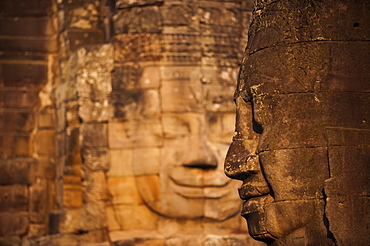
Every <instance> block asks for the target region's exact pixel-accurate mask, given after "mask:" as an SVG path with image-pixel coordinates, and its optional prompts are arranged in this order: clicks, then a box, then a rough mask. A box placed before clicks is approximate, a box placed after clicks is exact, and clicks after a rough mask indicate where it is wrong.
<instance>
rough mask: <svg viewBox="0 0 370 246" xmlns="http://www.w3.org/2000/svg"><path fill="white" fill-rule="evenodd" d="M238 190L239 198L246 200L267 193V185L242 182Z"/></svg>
mask: <svg viewBox="0 0 370 246" xmlns="http://www.w3.org/2000/svg"><path fill="white" fill-rule="evenodd" d="M238 191H239V197H240V199H242V200H248V199H250V198H253V197H260V196H263V195H267V194H269V187H268V186H265V185H255V184H249V183H245V184H242V186H241V187H240V188H239V189H238Z"/></svg>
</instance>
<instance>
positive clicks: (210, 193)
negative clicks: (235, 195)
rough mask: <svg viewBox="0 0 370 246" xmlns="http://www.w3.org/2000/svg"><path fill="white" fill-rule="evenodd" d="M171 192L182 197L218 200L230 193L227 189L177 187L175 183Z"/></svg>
mask: <svg viewBox="0 0 370 246" xmlns="http://www.w3.org/2000/svg"><path fill="white" fill-rule="evenodd" d="M173 190H174V191H175V193H176V194H178V195H180V196H182V197H185V198H198V199H202V198H203V199H219V198H222V197H225V196H227V195H228V194H229V193H230V192H229V190H228V189H223V187H189V186H179V185H176V184H175V183H173Z"/></svg>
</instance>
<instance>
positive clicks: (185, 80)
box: [134, 66, 239, 221]
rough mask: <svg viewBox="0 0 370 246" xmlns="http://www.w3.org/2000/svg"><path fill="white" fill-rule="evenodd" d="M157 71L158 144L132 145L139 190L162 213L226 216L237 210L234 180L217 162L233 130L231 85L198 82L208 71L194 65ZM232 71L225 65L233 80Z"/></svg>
mask: <svg viewBox="0 0 370 246" xmlns="http://www.w3.org/2000/svg"><path fill="white" fill-rule="evenodd" d="M160 73H161V74H162V76H161V77H162V78H164V79H163V81H162V82H161V88H160V90H159V95H160V96H159V100H158V101H159V103H160V107H159V108H160V109H161V112H160V113H159V114H158V116H159V125H160V126H161V129H160V131H158V135H160V136H158V138H159V139H160V144H158V146H156V147H154V148H149V149H148V148H141V149H137V150H136V153H137V154H136V155H135V156H136V157H134V174H135V175H136V181H137V182H136V183H137V187H138V191H139V194H140V196H141V198H142V199H143V201H144V203H145V204H146V205H147V206H149V208H151V209H152V210H154V211H155V212H157V213H159V214H161V215H163V216H166V217H171V218H186V219H194V218H208V219H214V220H218V221H222V220H225V219H227V218H230V217H232V216H233V215H235V214H236V213H238V211H239V208H238V206H235V204H237V203H238V200H239V198H238V196H237V192H233V189H234V191H235V189H236V187H237V185H238V184H237V182H235V181H231V180H230V179H228V178H227V177H226V176H225V174H224V172H223V166H222V163H223V160H224V158H225V156H226V151H227V148H228V145H229V143H230V142H231V138H232V134H233V132H234V129H233V125H234V118H235V113H234V112H233V103H232V95H233V91H234V87H233V86H221V85H220V84H218V82H217V81H216V80H213V81H210V82H209V83H207V82H206V83H202V82H201V79H203V82H204V81H205V80H206V77H208V78H209V76H210V75H209V74H208V75H202V74H204V73H202V72H201V71H200V68H199V67H187V68H184V67H181V66H178V67H176V66H172V67H162V68H161V70H160ZM233 73H235V69H230V70H225V71H224V76H230V78H229V79H230V81H232V80H231V79H232V77H235V74H233ZM143 76H146V75H145V74H144V75H143ZM202 76H203V77H202ZM149 131H150V130H149ZM151 134H152V133H151ZM143 138H144V139H143V141H145V136H143ZM143 156H146V158H145V160H146V161H143V158H142V157H143Z"/></svg>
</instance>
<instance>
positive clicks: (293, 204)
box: [225, 0, 370, 245]
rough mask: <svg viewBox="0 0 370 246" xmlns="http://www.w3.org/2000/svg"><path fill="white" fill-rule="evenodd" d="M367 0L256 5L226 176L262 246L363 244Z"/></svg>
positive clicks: (368, 59) (366, 220) (365, 223)
mask: <svg viewBox="0 0 370 246" xmlns="http://www.w3.org/2000/svg"><path fill="white" fill-rule="evenodd" d="M369 10H370V4H369V3H368V2H367V1H356V2H352V1H336V2H335V4H332V3H329V2H325V3H324V2H322V1H285V0H280V1H256V2H255V5H254V11H253V19H252V22H251V27H250V32H249V37H250V39H249V42H248V45H247V48H246V52H245V57H244V58H243V63H242V66H241V73H240V76H239V81H238V87H237V90H236V94H235V100H236V105H237V119H236V121H237V122H236V135H235V136H234V139H233V143H232V144H231V146H230V148H229V152H228V155H227V158H226V161H225V172H226V174H227V175H228V176H229V177H231V178H234V179H238V180H242V181H243V184H242V186H241V188H240V189H239V195H240V197H241V199H243V200H246V201H245V202H244V205H243V210H242V215H243V216H244V217H245V218H246V220H247V221H248V227H249V232H250V234H251V235H252V236H253V237H254V238H256V239H258V240H261V241H264V242H266V243H268V244H269V245H368V244H369V243H370V238H369V233H368V229H367V228H369V225H370V220H369V216H368V215H367V214H366V212H365V211H368V210H369V203H368V201H369V193H370V187H369V182H368V180H369V173H370V170H369V165H370V163H369V155H368V153H369V129H370V126H369V123H368V118H369V112H370V108H369V105H370V104H369V102H370V97H369V95H368V94H369V91H370V86H369V85H370V83H369V79H370V77H369V72H368V67H369V65H370V46H369V44H368V41H369V29H368V28H367V27H368V25H369V23H370V22H369V17H368V15H367V14H366V13H367V12H368V11H369Z"/></svg>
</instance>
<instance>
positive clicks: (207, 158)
mask: <svg viewBox="0 0 370 246" xmlns="http://www.w3.org/2000/svg"><path fill="white" fill-rule="evenodd" d="M183 165H184V166H186V167H192V168H200V169H215V168H217V158H216V156H215V155H214V153H213V152H212V150H211V149H210V148H209V146H208V144H207V141H206V140H205V139H204V138H203V137H191V139H190V143H189V148H188V152H187V153H186V156H185V158H184V161H183Z"/></svg>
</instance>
